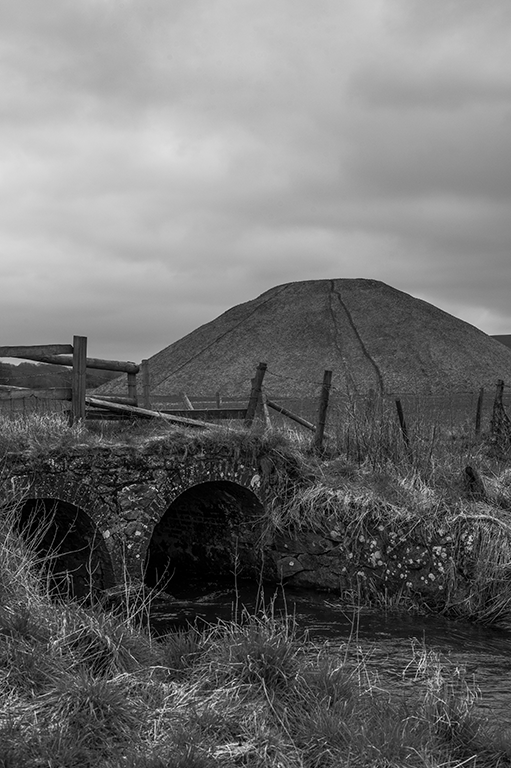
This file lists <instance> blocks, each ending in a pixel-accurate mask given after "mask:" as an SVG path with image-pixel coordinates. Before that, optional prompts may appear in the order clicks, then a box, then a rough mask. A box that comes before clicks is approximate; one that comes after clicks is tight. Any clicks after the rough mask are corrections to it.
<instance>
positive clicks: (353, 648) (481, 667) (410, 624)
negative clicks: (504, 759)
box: [151, 582, 511, 727]
mask: <svg viewBox="0 0 511 768" xmlns="http://www.w3.org/2000/svg"><path fill="white" fill-rule="evenodd" d="M262 597H263V601H264V602H263V604H264V605H265V606H266V609H268V607H271V610H272V611H273V613H274V615H275V616H283V617H285V616H288V617H289V616H291V617H293V619H294V621H295V622H296V625H297V629H298V631H303V632H306V633H307V635H308V636H309V638H310V639H311V640H316V641H319V642H324V643H326V644H327V645H328V647H329V648H331V649H332V652H333V653H345V649H346V648H347V647H348V648H349V650H350V653H351V655H352V658H354V659H355V661H356V660H357V659H358V662H360V660H361V659H363V667H364V668H365V669H367V670H368V672H369V673H370V674H371V677H372V676H373V674H374V675H377V677H378V679H379V680H381V683H382V685H383V686H384V687H388V686H389V685H390V687H391V689H399V688H403V687H406V686H412V685H417V681H418V679H419V677H420V675H419V677H417V672H418V668H419V666H420V658H421V657H423V655H424V654H423V653H422V652H423V651H424V649H426V650H427V651H428V652H434V653H436V654H439V655H440V658H441V660H442V664H445V666H446V668H450V669H451V671H452V670H455V669H456V668H458V669H464V670H465V671H466V672H465V679H466V680H467V681H468V682H469V683H470V684H474V685H475V686H476V687H477V688H478V689H479V691H480V698H479V700H478V702H477V707H478V708H479V709H480V710H481V711H482V712H483V713H484V714H486V715H491V716H492V717H497V718H498V720H499V722H501V723H502V725H503V726H504V727H511V630H504V629H492V628H486V627H480V626H477V625H475V624H470V623H468V622H461V621H453V620H449V619H446V618H443V617H441V616H437V615H423V616H421V615H419V616H418V615H411V614H410V615H408V614H401V613H400V614H397V613H384V612H381V611H375V610H369V609H359V610H357V609H350V608H349V607H348V608H347V607H346V604H345V603H341V601H340V600H339V599H338V598H337V597H336V596H335V595H331V594H328V593H321V592H314V591H306V590H292V589H289V588H286V589H285V592H284V593H283V591H282V589H281V588H280V587H278V586H275V585H268V584H265V585H264V589H263V594H262ZM256 606H258V607H260V606H261V593H260V592H259V591H258V588H257V585H255V584H254V582H248V583H246V582H240V583H239V584H238V585H237V588H236V589H234V588H233V586H232V585H223V586H221V585H219V584H214V585H213V584H211V585H209V588H207V589H206V588H205V585H202V587H201V588H199V587H197V588H196V589H194V588H193V587H190V586H188V587H186V588H182V589H179V588H177V589H175V590H173V597H172V598H170V596H169V599H167V600H166V599H162V598H159V599H158V600H156V601H155V602H154V604H153V608H152V612H151V625H152V627H153V629H154V631H155V632H156V633H157V634H163V633H166V632H169V631H172V629H176V628H184V627H186V626H188V625H189V624H192V625H193V624H195V623H198V624H199V625H200V624H201V623H203V624H214V623H215V622H217V621H218V620H224V621H230V620H232V619H233V618H234V617H235V615H236V614H237V615H238V616H239V615H240V612H241V611H242V609H245V610H247V611H248V612H250V613H254V612H255V610H256Z"/></svg>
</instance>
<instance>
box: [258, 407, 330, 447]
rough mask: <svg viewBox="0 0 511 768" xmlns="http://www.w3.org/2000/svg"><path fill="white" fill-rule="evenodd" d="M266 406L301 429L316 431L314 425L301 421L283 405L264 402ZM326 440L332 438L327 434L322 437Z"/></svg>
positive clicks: (300, 418) (304, 420) (299, 417)
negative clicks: (300, 426) (298, 425)
mask: <svg viewBox="0 0 511 768" xmlns="http://www.w3.org/2000/svg"><path fill="white" fill-rule="evenodd" d="M266 405H268V406H269V407H270V408H273V410H274V411H277V413H281V414H282V415H283V416H287V417H288V419H292V420H293V421H296V423H297V424H301V425H302V427H306V428H307V429H310V430H311V432H315V431H316V426H315V425H314V424H311V422H310V421H307V420H306V419H302V417H301V416H298V415H297V414H296V413H293V412H292V411H289V410H288V409H287V408H284V406H283V405H278V404H277V403H274V402H273V400H266ZM323 436H324V437H326V438H327V439H328V440H332V439H333V436H332V435H330V434H328V433H327V432H325V433H324V435H323Z"/></svg>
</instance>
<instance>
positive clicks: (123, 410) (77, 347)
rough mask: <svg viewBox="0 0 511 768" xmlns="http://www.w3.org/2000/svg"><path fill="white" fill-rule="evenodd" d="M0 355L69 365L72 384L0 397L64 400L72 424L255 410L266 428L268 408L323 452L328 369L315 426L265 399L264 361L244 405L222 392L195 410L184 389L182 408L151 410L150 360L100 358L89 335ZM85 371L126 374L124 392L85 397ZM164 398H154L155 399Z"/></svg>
mask: <svg viewBox="0 0 511 768" xmlns="http://www.w3.org/2000/svg"><path fill="white" fill-rule="evenodd" d="M0 357H14V358H21V359H24V360H33V361H35V362H38V363H49V364H51V365H63V366H67V367H69V368H71V369H72V377H71V386H70V387H54V388H50V389H33V388H32V389H31V388H26V387H14V386H8V385H4V386H0V401H11V403H12V402H13V401H16V400H26V399H30V400H36V401H37V402H41V401H68V402H70V403H71V407H70V408H69V409H67V412H68V413H69V417H70V422H71V423H76V422H77V421H80V420H82V419H108V418H126V417H131V418H133V417H140V418H154V417H157V418H160V419H164V420H166V421H170V422H173V423H176V424H181V425H184V426H207V427H215V426H218V424H216V423H215V422H217V421H221V420H226V419H227V420H242V421H243V422H244V424H245V426H247V427H250V426H251V425H252V423H253V421H254V419H255V417H256V414H257V413H258V412H259V413H260V414H261V417H262V419H263V421H264V423H265V425H266V426H269V425H270V417H269V409H273V410H274V411H276V412H278V413H280V414H282V415H283V416H285V417H287V418H289V419H292V420H293V421H294V422H296V423H298V424H300V425H301V426H302V427H305V428H306V429H308V430H311V431H312V432H313V433H314V435H313V448H314V449H316V450H321V448H322V445H323V440H324V437H325V424H326V413H327V408H328V398H329V391H330V384H331V380H332V372H331V371H325V374H324V379H323V385H322V388H321V392H320V397H319V403H318V416H317V421H316V423H315V424H313V423H312V422H310V421H308V420H307V419H304V418H302V417H301V416H299V415H298V414H296V413H293V412H292V411H290V410H289V409H287V408H285V407H284V406H281V405H279V404H278V403H276V402H274V401H272V400H269V399H267V397H266V396H265V394H264V392H263V388H262V387H263V379H264V376H265V373H266V367H267V366H266V363H259V365H258V366H257V369H256V372H255V376H254V378H253V379H252V387H251V391H250V395H249V398H248V403H247V405H246V406H243V407H239V405H238V406H237V407H226V405H225V404H223V403H222V401H221V397H220V394H219V393H217V395H216V403H215V406H216V407H213V408H210V407H206V408H196V407H194V406H193V404H192V402H191V400H190V398H189V397H188V395H187V393H186V392H182V393H181V395H180V398H181V402H182V405H183V407H182V408H171V409H165V408H164V409H161V410H160V409H159V410H155V409H153V408H152V406H151V394H150V391H151V382H150V371H149V363H148V361H147V360H142V362H141V364H140V365H138V364H136V363H132V362H128V361H120V360H101V359H97V358H91V357H87V337H86V336H73V343H72V344H42V345H32V346H2V347H0ZM87 369H100V370H105V371H113V372H117V373H126V374H127V384H128V394H127V396H121V395H100V396H99V397H98V396H95V395H88V394H87V391H86V372H87ZM137 378H140V384H141V387H140V390H141V395H142V397H141V405H140V404H139V398H138V391H137ZM162 399H163V400H165V399H166V398H165V397H163V398H158V400H159V401H161V400H162Z"/></svg>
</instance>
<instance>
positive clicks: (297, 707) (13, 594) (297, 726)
mask: <svg viewBox="0 0 511 768" xmlns="http://www.w3.org/2000/svg"><path fill="white" fill-rule="evenodd" d="M41 568H43V569H44V563H41V560H40V559H39V558H38V556H36V555H35V554H34V553H33V552H31V550H30V548H29V547H28V546H27V544H26V543H25V542H23V541H22V540H21V539H20V538H19V537H18V536H17V534H16V531H15V528H14V526H13V514H9V513H7V512H5V511H4V517H3V520H2V526H1V539H0V766H1V768H36V767H39V766H48V767H49V768H50V767H51V768H88V767H89V766H90V768H92V767H93V766H94V768H121V766H129V768H210V767H213V766H222V767H227V766H239V765H245V766H253V768H270V767H271V768H282V767H284V768H339V766H347V767H348V768H363V767H366V766H367V767H369V766H370V767H371V768H382V766H387V767H389V766H396V768H397V767H398V766H406V767H407V768H415V767H417V768H424V767H426V766H427V767H428V768H461V766H467V765H471V766H477V767H478V768H490V767H491V768H496V766H508V765H511V739H509V738H507V737H506V736H505V735H504V734H502V733H499V732H498V725H497V724H495V723H490V722H489V721H485V720H484V719H481V717H480V716H478V714H477V713H476V710H475V707H474V705H475V700H476V691H475V690H474V688H473V687H472V686H471V685H469V684H467V682H466V680H465V677H464V675H463V672H462V670H459V669H457V668H453V667H452V666H451V665H449V663H448V662H447V661H444V660H442V659H440V658H439V657H438V656H436V655H435V654H433V653H431V652H428V651H427V649H425V648H417V649H415V651H414V652H413V653H412V655H411V659H410V665H409V667H408V669H406V670H403V672H404V675H405V676H406V677H407V679H410V676H412V677H413V680H414V685H413V686H403V688H402V690H401V689H396V688H394V689H393V690H390V689H388V690H387V689H386V687H385V681H384V680H380V679H378V677H377V676H375V675H374V673H371V672H370V671H369V669H368V666H367V664H366V660H365V659H364V657H363V656H362V655H361V654H360V652H359V651H358V650H357V648H356V644H355V641H354V640H353V641H352V642H351V645H350V644H347V645H344V646H342V647H340V648H338V649H336V650H335V651H334V650H332V648H331V647H329V646H328V645H325V644H313V643H311V642H309V641H308V640H307V638H306V637H303V636H301V635H300V634H299V632H298V630H297V628H296V626H295V625H294V623H293V622H292V620H291V619H288V620H283V621H282V620H277V619H276V618H275V616H274V615H273V613H272V610H271V606H270V607H269V608H267V609H266V610H265V611H263V612H262V613H261V614H260V615H259V616H257V617H253V616H249V615H248V614H246V613H244V612H242V613H241V615H240V617H239V620H238V621H236V622H226V623H220V624H218V625H216V626H211V627H208V628H206V629H205V630H203V631H198V630H197V629H194V628H190V629H189V630H187V631H179V632H176V633H172V634H169V635H168V636H165V637H163V638H159V639H156V638H154V637H152V636H151V634H150V632H149V631H148V630H147V629H144V628H143V627H141V626H140V621H138V618H139V614H131V615H128V616H126V615H125V614H122V615H121V613H117V614H116V613H112V612H105V611H102V610H101V609H99V608H94V609H93V608H90V607H89V608H86V607H84V606H83V605H80V604H79V603H77V602H73V601H68V600H60V601H55V600H54V599H51V597H50V595H49V593H48V591H47V589H46V586H45V581H44V579H41V577H40V574H41Z"/></svg>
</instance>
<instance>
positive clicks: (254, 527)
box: [144, 475, 264, 592]
mask: <svg viewBox="0 0 511 768" xmlns="http://www.w3.org/2000/svg"><path fill="white" fill-rule="evenodd" d="M210 477H211V476H210ZM247 485H248V486H249V487H247ZM263 514H264V507H263V504H262V502H261V500H260V499H259V497H258V496H257V495H256V492H255V487H254V483H252V488H250V482H249V483H248V484H241V483H239V482H235V481H234V480H231V479H225V475H224V477H221V478H220V479H207V480H205V481H203V482H197V483H195V484H193V485H189V486H188V487H186V488H184V489H183V490H182V491H181V492H180V493H175V494H174V495H173V497H171V499H170V503H168V505H167V507H166V509H165V511H164V512H163V514H162V515H161V517H160V519H159V520H158V522H157V523H156V525H155V526H154V529H153V532H152V536H151V538H150V540H149V541H148V542H147V549H146V552H145V558H144V560H145V567H144V577H145V581H146V583H147V584H148V586H151V587H155V586H158V587H159V588H162V589H166V590H168V591H171V592H172V591H173V590H175V589H176V588H177V589H178V590H179V589H180V588H182V587H183V586H187V585H189V584H190V583H191V582H193V581H201V582H205V581H209V580H211V581H215V582H218V581H219V580H221V579H224V578H229V579H234V573H236V574H237V575H238V576H243V575H248V574H254V573H255V572H256V571H257V568H258V556H257V550H258V547H257V543H258V538H259V535H260V529H261V524H262V518H263Z"/></svg>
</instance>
